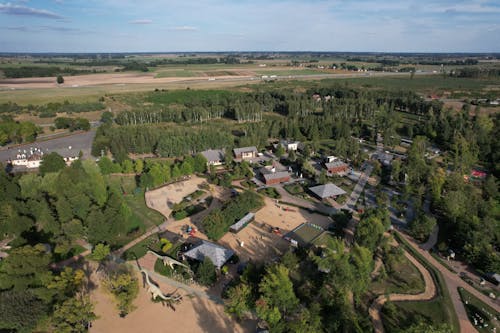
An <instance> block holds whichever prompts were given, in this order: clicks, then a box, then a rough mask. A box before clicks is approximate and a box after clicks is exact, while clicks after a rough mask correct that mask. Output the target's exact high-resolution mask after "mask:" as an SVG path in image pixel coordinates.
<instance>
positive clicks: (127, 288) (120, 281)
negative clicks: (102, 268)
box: [104, 268, 139, 317]
mask: <svg viewBox="0 0 500 333" xmlns="http://www.w3.org/2000/svg"><path fill="white" fill-rule="evenodd" d="M104 285H105V287H106V289H107V290H108V291H109V292H110V293H111V294H112V295H113V296H114V298H115V301H116V305H117V307H118V310H119V311H120V316H121V317H125V316H126V315H127V314H128V313H130V312H131V311H133V310H134V305H133V304H132V303H133V301H134V299H135V298H136V297H137V295H138V294H139V282H138V281H137V278H136V277H135V276H134V274H133V273H132V272H130V271H128V270H127V269H123V268H120V270H119V271H118V272H112V273H111V274H109V275H108V276H107V279H106V280H105V281H104Z"/></svg>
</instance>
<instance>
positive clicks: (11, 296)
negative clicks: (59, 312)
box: [0, 290, 48, 333]
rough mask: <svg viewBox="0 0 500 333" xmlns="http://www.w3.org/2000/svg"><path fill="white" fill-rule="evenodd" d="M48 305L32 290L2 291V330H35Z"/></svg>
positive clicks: (22, 331) (0, 322)
mask: <svg viewBox="0 0 500 333" xmlns="http://www.w3.org/2000/svg"><path fill="white" fill-rule="evenodd" d="M47 311H48V308H47V306H46V305H45V304H44V303H43V302H42V301H41V300H40V299H39V298H38V297H36V295H35V294H34V293H33V292H32V291H30V290H20V291H14V290H9V291H3V292H0V313H1V314H2V315H1V316H0V330H2V329H6V331H10V330H14V331H15V332H21V333H24V332H26V333H28V332H33V328H35V326H36V325H37V323H38V322H39V320H40V319H42V318H43V316H45V315H46V314H47Z"/></svg>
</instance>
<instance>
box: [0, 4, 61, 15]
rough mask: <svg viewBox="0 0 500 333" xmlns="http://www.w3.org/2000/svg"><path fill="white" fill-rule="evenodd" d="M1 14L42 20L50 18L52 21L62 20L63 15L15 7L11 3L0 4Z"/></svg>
mask: <svg viewBox="0 0 500 333" xmlns="http://www.w3.org/2000/svg"><path fill="white" fill-rule="evenodd" d="M0 13H3V14H6V15H15V16H35V17H42V18H50V19H62V18H63V17H62V16H61V15H58V14H56V13H54V12H51V11H49V10H45V9H37V8H32V7H27V6H21V5H14V4H11V3H10V2H7V3H6V4H0Z"/></svg>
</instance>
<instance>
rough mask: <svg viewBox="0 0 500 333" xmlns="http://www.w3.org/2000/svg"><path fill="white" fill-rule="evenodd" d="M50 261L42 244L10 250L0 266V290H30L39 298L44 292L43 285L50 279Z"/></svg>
mask: <svg viewBox="0 0 500 333" xmlns="http://www.w3.org/2000/svg"><path fill="white" fill-rule="evenodd" d="M50 261H51V258H50V255H49V254H47V252H46V249H45V247H44V246H43V245H42V244H38V245H36V246H29V245H26V246H23V247H19V248H16V249H14V250H12V251H11V252H10V255H9V256H8V257H7V258H5V259H4V260H3V261H2V265H0V290H1V289H12V290H14V291H23V290H26V289H32V290H33V291H34V292H35V294H37V296H41V294H40V293H43V292H44V291H46V290H45V289H46V288H45V285H46V284H47V283H48V282H49V281H50V280H51V277H52V273H51V272H50V271H49V263H50ZM38 292H40V293H38Z"/></svg>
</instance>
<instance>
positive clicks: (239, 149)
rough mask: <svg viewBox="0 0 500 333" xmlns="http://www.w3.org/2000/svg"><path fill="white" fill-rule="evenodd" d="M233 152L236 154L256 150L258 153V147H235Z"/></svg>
mask: <svg viewBox="0 0 500 333" xmlns="http://www.w3.org/2000/svg"><path fill="white" fill-rule="evenodd" d="M233 152H234V154H235V155H240V154H242V153H247V152H255V153H257V148H256V147H255V146H251V147H241V148H234V149H233Z"/></svg>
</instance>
